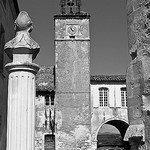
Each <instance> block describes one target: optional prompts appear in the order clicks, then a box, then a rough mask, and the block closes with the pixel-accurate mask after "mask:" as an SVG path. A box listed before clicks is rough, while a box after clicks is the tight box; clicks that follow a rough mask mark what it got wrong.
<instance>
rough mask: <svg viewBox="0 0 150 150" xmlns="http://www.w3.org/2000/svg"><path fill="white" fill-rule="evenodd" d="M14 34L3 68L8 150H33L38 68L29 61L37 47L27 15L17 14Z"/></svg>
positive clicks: (35, 52) (7, 48)
mask: <svg viewBox="0 0 150 150" xmlns="http://www.w3.org/2000/svg"><path fill="white" fill-rule="evenodd" d="M15 30H16V36H15V38H14V39H12V40H11V41H9V42H8V43H6V44H5V52H6V53H7V55H8V57H9V58H10V59H11V60H12V63H9V64H7V65H6V66H5V68H6V70H7V71H8V73H9V82H8V116H7V150H34V130H35V129H34V128H35V121H34V120H35V115H34V114H35V104H34V101H35V74H36V73H37V71H38V70H39V66H38V65H36V64H34V63H32V60H33V59H35V57H36V55H37V54H38V52H39V49H40V47H39V45H38V44H37V43H36V42H35V41H33V39H31V37H30V35H29V32H30V31H31V30H32V22H31V19H30V18H29V16H28V14H27V13H26V12H24V11H22V12H20V14H19V16H18V17H17V19H16V21H15Z"/></svg>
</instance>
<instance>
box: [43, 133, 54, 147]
mask: <svg viewBox="0 0 150 150" xmlns="http://www.w3.org/2000/svg"><path fill="white" fill-rule="evenodd" d="M54 149H55V136H54V135H51V134H47V135H45V141H44V150H54Z"/></svg>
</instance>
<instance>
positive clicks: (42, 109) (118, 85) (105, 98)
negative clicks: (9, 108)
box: [35, 66, 129, 150]
mask: <svg viewBox="0 0 150 150" xmlns="http://www.w3.org/2000/svg"><path fill="white" fill-rule="evenodd" d="M54 78H55V75H54V67H46V66H44V67H41V69H40V71H39V72H38V74H37V77H36V86H37V88H36V93H37V94H36V128H35V133H36V134H35V149H36V150H47V149H48V148H49V149H50V150H53V149H54V147H55V107H54V104H55V82H54ZM90 90H91V98H90V103H91V116H92V118H91V135H92V138H91V142H92V147H91V149H93V150H95V149H96V148H97V142H98V141H97V135H98V132H99V130H100V129H101V127H102V126H103V125H104V124H110V125H113V126H115V127H116V128H117V129H118V130H119V131H120V134H121V136H122V142H123V138H124V135H125V132H126V129H127V128H128V116H127V94H126V79H125V75H96V76H91V78H90ZM123 146H124V147H126V148H127V149H128V148H129V144H128V143H126V142H123Z"/></svg>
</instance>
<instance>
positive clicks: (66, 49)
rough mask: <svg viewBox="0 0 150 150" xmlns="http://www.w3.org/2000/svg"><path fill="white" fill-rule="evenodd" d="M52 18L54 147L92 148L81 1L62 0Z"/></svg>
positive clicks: (86, 25) (87, 54)
mask: <svg viewBox="0 0 150 150" xmlns="http://www.w3.org/2000/svg"><path fill="white" fill-rule="evenodd" d="M60 6H61V14H60V15H56V16H55V17H54V20H55V67H56V70H55V77H56V78H55V79H56V105H55V108H56V114H55V122H56V132H55V133H56V140H55V141H56V150H80V149H84V150H91V104H90V34H89V33H90V32H89V19H90V16H89V15H88V14H87V13H81V11H80V6H81V0H61V2H60Z"/></svg>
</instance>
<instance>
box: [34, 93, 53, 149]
mask: <svg viewBox="0 0 150 150" xmlns="http://www.w3.org/2000/svg"><path fill="white" fill-rule="evenodd" d="M49 95H50V94H49ZM49 99H50V97H49ZM49 101H51V100H49ZM51 120H54V105H45V95H44V94H43V95H42V94H40V95H37V97H36V100H35V150H44V147H45V137H44V136H45V135H52V134H53V132H52V129H51V125H50V121H51ZM45 122H46V124H45ZM53 146H54V143H51V147H53Z"/></svg>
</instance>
